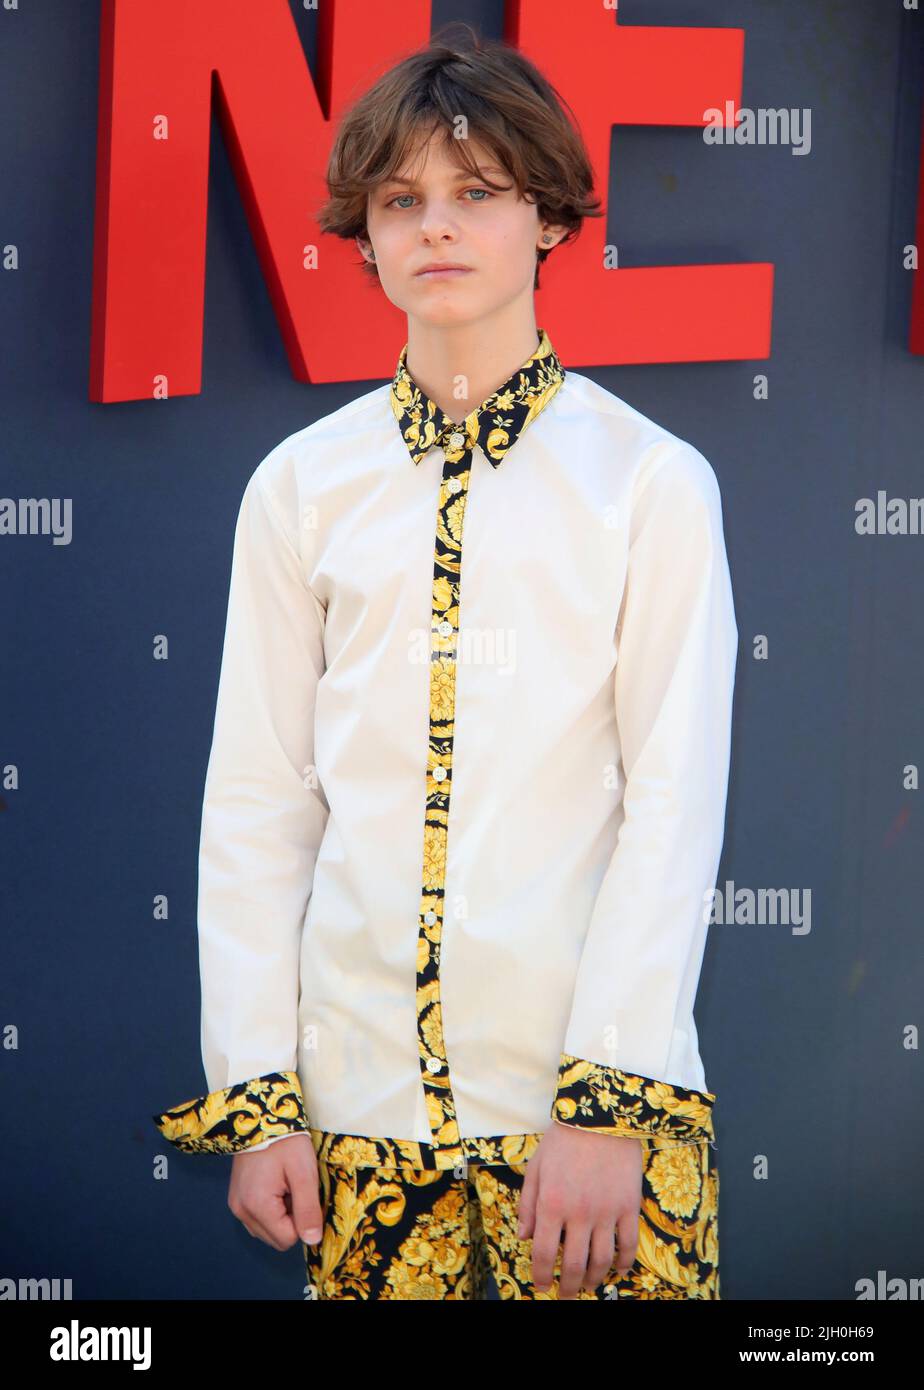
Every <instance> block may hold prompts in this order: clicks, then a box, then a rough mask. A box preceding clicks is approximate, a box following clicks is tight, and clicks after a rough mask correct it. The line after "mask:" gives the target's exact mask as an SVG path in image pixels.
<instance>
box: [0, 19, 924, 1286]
mask: <svg viewBox="0 0 924 1390" xmlns="http://www.w3.org/2000/svg"><path fill="white" fill-rule="evenodd" d="M582 2H583V0H582ZM501 13H502V7H501V5H500V4H499V3H496V0H492V3H483V4H475V3H467V4H466V3H452V4H450V3H438V4H436V5H434V27H435V25H436V24H437V23H441V22H443V21H444V20H447V19H450V18H467V19H471V20H473V21H474V22H475V23H476V24H478V25H479V26H480V27H481V28H482V29H483V30H484V31H485V32H487V33H490V34H495V35H500V33H501ZM563 13H566V11H563ZM293 14H294V15H295V16H296V18H297V23H298V25H299V29H300V32H301V34H302V36H303V38H304V42H305V47H306V52H307V53H308V55H309V57H310V59H311V61H313V53H314V44H313V32H312V30H313V16H312V15H310V14H306V12H304V11H303V10H302V9H301V7H300V6H298V5H296V4H293ZM620 14H621V16H622V19H623V21H624V22H627V23H629V22H639V23H642V22H646V23H652V24H658V23H663V24H703V25H729V26H740V27H743V28H745V29H746V31H747V46H746V57H745V81H744V91H743V104H744V105H746V106H750V107H782V106H786V107H791V108H810V109H811V113H812V150H811V153H810V154H809V155H807V156H801V157H797V156H793V155H792V153H791V152H790V150H789V149H787V148H785V147H757V146H743V147H734V148H728V149H724V148H723V149H721V150H712V149H707V148H706V146H705V145H704V144H703V143H702V141H701V140H700V139H699V138H698V137H697V134H696V132H694V131H690V130H678V129H656V128H645V129H625V128H622V129H619V130H616V131H614V134H613V144H612V150H613V171H612V178H613V183H612V195H613V196H612V197H611V201H610V209H609V228H608V233H609V236H608V239H609V240H610V241H613V242H615V243H616V244H617V245H618V247H619V249H620V263H621V264H622V265H640V264H658V263H672V262H673V263H680V262H698V261H721V260H724V259H728V260H752V261H764V260H766V261H772V262H774V263H775V265H776V268H777V269H776V288H775V303H774V311H775V312H774V333H773V352H772V357H771V359H770V360H769V361H766V362H738V363H736V362H726V363H716V364H695V365H677V366H644V367H633V368H618V369H617V368H612V369H596V368H584V367H583V366H582V364H581V363H580V362H577V361H572V362H570V363H569V362H566V366H568V365H570V366H572V367H573V368H575V369H576V370H586V371H587V373H588V374H589V375H592V376H594V377H595V379H597V380H598V381H600V382H601V383H602V384H603V385H604V386H607V387H608V388H609V389H611V390H613V391H615V392H616V393H617V394H618V395H620V396H622V397H624V398H625V399H626V400H628V401H629V402H630V403H631V404H633V405H634V406H636V407H637V408H638V409H640V410H642V411H643V412H645V413H646V414H648V415H651V416H653V417H654V418H655V419H657V420H659V421H660V422H662V423H663V424H665V425H667V426H668V427H669V428H670V429H671V430H673V431H675V432H676V433H678V434H680V435H682V436H684V437H685V438H688V439H690V440H691V441H692V442H693V443H695V444H696V446H697V447H698V448H700V449H701V450H702V451H703V452H704V453H705V455H706V456H707V458H709V459H710V461H711V462H712V464H713V467H714V468H715V470H716V473H717V475H718V477H719V481H720V484H721V487H722V494H723V503H724V512H725V522H726V535H727V541H728V548H729V559H730V564H731V569H732V577H733V582H734V586H735V599H736V611H737V616H738V625H739V629H740V634H741V650H740V655H739V666H738V671H739V676H738V688H737V697H736V716H735V730H734V746H733V763H732V785H731V791H730V797H729V809H728V830H727V839H726V848H725V854H724V858H723V863H722V866H721V870H720V880H719V881H720V884H724V883H725V882H726V881H727V880H734V883H735V885H736V887H738V888H739V889H740V888H744V889H747V890H752V891H754V892H756V891H758V890H760V889H783V890H786V891H787V893H790V892H791V893H792V894H793V895H794V896H795V897H796V899H797V900H799V904H800V910H801V906H802V905H804V901H805V897H806V895H807V894H808V893H809V890H810V892H811V930H810V931H809V932H807V933H805V934H802V935H796V934H793V932H792V930H791V929H790V928H788V927H785V926H781V925H760V926H758V925H754V926H749V925H716V926H714V927H713V929H712V931H711V933H710V943H709V946H708V949H707V956H706V960H705V964H704V969H703V976H702V983H701V987H700V993H699V999H698V1005H697V1020H698V1023H699V1028H700V1035H701V1047H702V1053H703V1057H704V1061H705V1065H706V1074H707V1078H708V1083H709V1085H710V1087H711V1089H712V1090H713V1091H715V1092H716V1093H717V1095H718V1101H717V1104H716V1111H715V1118H716V1130H717V1136H718V1146H719V1147H718V1156H719V1162H720V1172H721V1198H720V1219H719V1230H720V1244H721V1270H722V1294H723V1297H724V1298H727V1299H745V1298H757V1299H775V1298H782V1299H817V1298H835V1299H851V1298H854V1297H855V1285H856V1281H857V1280H859V1279H862V1278H864V1277H872V1278H875V1275H876V1271H877V1270H879V1269H884V1270H886V1272H887V1275H888V1276H889V1277H903V1278H905V1279H911V1278H913V1277H916V1276H920V1275H922V1274H924V1269H922V1267H921V1257H920V1234H921V1217H922V1205H924V1202H922V1197H921V1185H920V1181H919V1176H920V1168H921V1161H920V1156H921V1149H922V1138H924V1119H922V1092H924V1088H922V1072H921V1065H922V1064H921V1061H920V1053H919V1051H918V1050H917V1049H916V1048H915V1049H908V1048H907V1047H905V1046H904V1045H903V1030H904V1029H905V1028H906V1027H907V1026H908V1025H915V1026H920V1023H921V1021H922V1020H921V980H922V945H921V942H922V933H921V909H920V903H921V900H922V892H924V854H922V845H921V839H922V832H921V829H920V828H919V827H920V824H921V812H920V809H919V807H918V804H917V803H918V798H919V796H920V793H919V792H917V791H911V790H905V789H904V788H903V782H902V769H903V768H904V766H905V765H906V764H909V763H914V764H919V763H920V762H921V760H922V757H924V719H922V713H921V698H920V689H921V676H922V660H924V658H922V651H924V642H922V631H921V628H922V619H921V612H922V585H921V565H922V561H921V555H922V547H924V539H922V538H921V537H919V536H914V535H905V536H901V535H896V536H858V535H857V534H856V533H855V529H854V503H855V501H856V499H857V498H858V497H862V496H875V494H876V492H877V490H878V489H885V490H886V491H887V492H888V494H889V495H890V496H892V495H897V496H899V497H905V498H907V497H910V496H914V495H916V494H921V493H924V486H922V472H924V470H922V467H921V463H922V436H924V359H922V358H920V357H917V358H916V357H913V356H911V355H910V354H909V352H908V350H907V347H906V343H907V330H908V308H909V301H910V291H911V277H910V275H909V273H908V272H907V271H905V270H904V269H903V268H902V261H901V249H902V247H903V246H904V245H905V244H906V243H907V242H910V241H912V240H913V238H914V212H915V199H916V185H917V160H918V153H919V138H920V129H921V107H922V89H924V75H922V67H924V14H914V13H905V12H903V10H902V5H901V0H876V3H872V2H871V0H802V3H794V2H793V0H738V2H737V3H732V0H621V3H620ZM97 72H98V6H97V5H96V4H95V3H92V2H91V0H80V3H75V4H67V5H65V4H63V3H58V4H54V5H49V4H46V5H27V6H24V7H21V9H20V11H19V12H16V13H11V14H6V15H4V16H3V44H2V47H0V74H2V76H0V90H2V91H3V93H4V106H5V108H6V112H7V115H6V119H5V120H4V122H3V130H4V134H3V137H2V140H0V181H2V186H3V187H4V189H5V190H6V198H5V204H6V205H5V209H4V215H3V219H2V234H0V242H2V243H3V244H6V243H8V242H15V243H16V244H17V245H18V246H19V248H20V253H21V256H22V268H21V269H20V270H19V271H18V272H15V273H12V272H6V273H5V274H3V276H2V280H0V293H2V296H3V298H2V301H0V302H2V314H3V326H4V333H3V343H4V369H3V372H2V373H0V416H2V420H3V425H2V486H0V494H2V495H4V496H10V497H19V496H51V497H62V496H63V497H72V498H73V506H74V517H75V530H74V536H73V541H72V543H71V544H70V545H69V546H52V545H51V544H50V542H49V541H48V540H47V539H42V538H40V537H31V538H27V537H6V538H0V572H2V592H3V594H4V595H5V596H6V600H7V602H6V604H5V611H4V624H3V642H4V656H5V661H4V668H3V671H4V680H3V682H2V725H0V727H2V733H3V747H2V756H0V764H2V765H5V764H7V763H15V764H16V765H17V766H18V767H19V769H20V775H21V786H20V788H19V790H16V791H7V792H5V793H3V796H4V800H5V803H6V809H5V812H4V814H3V819H2V829H3V834H2V841H0V843H2V844H3V848H4V855H5V863H4V874H3V878H4V913H3V917H4V922H5V923H6V926H7V930H6V933H5V949H4V959H3V970H2V972H0V1006H2V1007H0V1021H2V1024H3V1026H4V1027H8V1026H9V1025H10V1024H15V1025H16V1026H17V1027H18V1029H19V1034H20V1040H19V1048H18V1050H17V1051H10V1050H5V1051H4V1053H3V1109H4V1113H5V1115H6V1117H7V1121H8V1125H7V1133H6V1142H5V1144H4V1146H3V1147H4V1165H3V1167H4V1192H5V1196H6V1199H7V1201H6V1203H5V1205H6V1206H7V1208H8V1215H7V1217H6V1219H5V1221H4V1224H3V1231H2V1235H0V1256H2V1258H0V1276H11V1275H12V1276H20V1275H36V1276H46V1277H61V1278H65V1277H70V1278H71V1279H73V1281H74V1294H75V1296H76V1297H91V1298H97V1297H108V1296H115V1297H128V1298H139V1297H149V1296H150V1297H157V1298H198V1297H219V1298H241V1297H251V1298H253V1297H257V1298H261V1297H266V1298H299V1297H300V1296H301V1286H302V1283H303V1278H302V1275H303V1267H302V1264H301V1259H300V1255H299V1253H298V1247H296V1248H295V1249H294V1250H293V1251H290V1252H289V1253H288V1254H287V1255H280V1254H277V1253H276V1252H274V1251H272V1250H270V1249H269V1248H268V1247H266V1246H264V1245H262V1244H261V1243H259V1242H257V1241H254V1240H252V1239H251V1238H250V1237H249V1236H248V1235H247V1234H246V1232H245V1231H244V1230H243V1228H241V1227H239V1225H238V1223H237V1222H236V1221H235V1220H234V1219H233V1217H232V1216H231V1215H230V1213H229V1212H228V1210H227V1208H226V1205H225V1200H226V1181H227V1176H228V1171H229V1162H228V1160H226V1159H217V1158H216V1159H209V1158H195V1159H184V1158H182V1157H181V1156H179V1155H177V1156H175V1157H173V1158H172V1160H171V1167H170V1179H169V1181H167V1182H155V1181H154V1180H153V1177H152V1166H153V1159H154V1155H155V1154H156V1153H158V1152H163V1149H164V1147H165V1145H164V1144H163V1141H161V1140H160V1139H159V1136H158V1135H157V1133H156V1131H155V1130H154V1128H153V1126H152V1124H151V1120H150V1115H151V1112H152V1111H153V1110H156V1109H157V1108H159V1107H160V1106H162V1105H164V1104H169V1103H172V1102H174V1101H178V1100H180V1099H184V1098H185V1097H186V1096H187V1095H193V1094H196V1093H197V1092H198V1091H199V1090H200V1089H201V1086H202V1075H201V1069H200V1063H199V1052H198V1046H199V1039H198V1028H199V1020H198V1002H199V995H198V978H197V958H196V943H195V876H196V863H195V853H196V848H197V836H198V821H199V809H200V798H201V791H202V779H203V777H204V771H205V762H206V758H207V754H208V741H209V736H210V730H211V720H212V715H213V710H214V697H215V688H216V682H217V675H218V662H219V658H220V651H221V637H222V630H223V621H224V608H225V601H226V597H227V578H228V567H229V563H230V544H231V536H232V532H233V526H234V520H235V516H236V512H237V507H238V504H239V501H240V495H241V492H242V489H243V486H244V483H245V481H246V479H247V478H248V477H249V475H250V473H251V472H252V471H253V469H254V467H255V466H256V464H257V462H258V461H259V460H260V458H262V457H263V455H264V454H265V453H266V452H267V451H268V449H269V448H270V447H271V446H272V445H273V444H275V443H276V442H278V440H279V439H281V438H283V437H284V436H285V435H286V434H288V433H291V432H292V431H294V430H295V429H298V428H299V427H301V426H302V425H304V424H306V423H308V422H309V421H311V420H313V419H315V418H317V417H319V416H321V415H324V414H326V413H328V412H329V411H331V410H333V409H335V408H336V407H337V406H338V405H340V404H342V403H343V402H344V401H347V400H349V399H351V398H352V397H353V396H355V395H357V394H359V393H360V392H361V391H363V390H366V389H368V387H369V385H371V384H374V383H355V382H354V383H348V384H345V385H341V386H305V385H302V384H298V383H296V382H294V381H293V380H292V379H291V377H290V375H289V371H288V366H287V363H286V359H285V355H284V352H283V348H282V343H281V340H280V336H279V333H278V330H277V326H276V323H275V320H274V318H273V315H272V312H271V309H270V305H269V300H268V296H267V293H266V288H265V285H264V283H263V281H262V278H261V275H260V272H259V269H258V266H257V261H256V257H255V254H254V250H253V247H252V244H251V241H250V237H249V233H248V230H247V226H246V221H245V217H244V213H243V209H242V206H241V203H240V201H239V198H238V194H237V191H236V189H235V186H234V184H233V180H232V178H231V176H230V170H229V165H228V161H227V158H226V154H225V151H224V147H223V145H222V143H221V140H220V137H219V136H218V132H217V126H216V127H215V140H214V144H213V160H212V170H211V190H210V205H209V227H208V243H209V244H208V288H207V300H206V320H207V322H206V334H205V361H204V381H203V390H202V394H201V396H199V397H187V398H182V399H177V400H174V401H173V402H171V403H170V404H169V405H164V404H163V403H144V402H138V403H125V404H118V405H108V406H101V405H96V404H91V403H90V402H89V401H88V387H87V381H88V371H89V357H88V353H89V314H90V268H91V250H92V241H91V238H92V228H93V200H94V179H95V157H96V156H95V140H96V100H97V95H96V84H97ZM548 326H549V328H550V331H551V332H552V334H553V337H554V324H549V325H548ZM400 346H401V344H400V343H396V345H395V351H396V353H397V350H398V348H399V347H400ZM759 372H766V373H767V374H768V375H769V400H767V401H756V400H755V399H754V398H753V379H754V376H755V374H756V373H759ZM155 633H166V634H168V635H169V640H170V659H169V661H167V662H154V661H153V660H152V658H151V642H152V635H153V634H155ZM760 634H764V635H765V636H766V638H767V642H768V657H767V659H766V660H758V659H755V656H754V650H755V648H754V644H755V639H756V638H757V637H758V635H760ZM915 817H917V820H915ZM156 893H166V894H168V895H169V899H170V920H169V922H167V923H162V922H152V919H151V903H152V897H153V895H154V894H156ZM761 1155H764V1156H766V1161H767V1165H768V1169H767V1177H766V1179H761V1178H759V1177H757V1176H755V1172H756V1164H757V1162H758V1158H759V1156H761Z"/></svg>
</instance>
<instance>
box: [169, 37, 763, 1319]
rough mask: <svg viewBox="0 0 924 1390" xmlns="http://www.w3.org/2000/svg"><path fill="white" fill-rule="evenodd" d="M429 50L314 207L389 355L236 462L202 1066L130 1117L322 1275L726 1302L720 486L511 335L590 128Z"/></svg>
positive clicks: (208, 835)
mask: <svg viewBox="0 0 924 1390" xmlns="http://www.w3.org/2000/svg"><path fill="white" fill-rule="evenodd" d="M444 37H445V36H444V35H437V36H436V37H435V38H434V39H433V41H432V42H431V44H430V45H429V46H428V47H427V48H425V49H423V50H421V51H420V52H418V53H415V54H412V55H411V56H410V57H409V58H408V59H406V60H405V61H404V62H403V63H401V64H399V65H398V66H397V67H396V68H394V69H393V70H392V71H390V72H389V73H387V74H386V75H385V76H384V77H383V78H382V79H381V80H380V81H379V82H378V83H376V84H375V86H374V87H373V88H372V90H371V91H370V92H368V93H367V94H366V95H365V96H364V97H363V98H362V99H361V100H360V101H359V102H358V103H357V104H356V106H354V107H353V109H352V110H351V111H350V112H349V113H348V115H347V116H346V118H345V120H344V122H343V123H342V125H341V128H340V130H339V132H338V136H337V141H336V144H335V147H334V150H333V152H332V155H331V160H330V166H329V170H328V186H329V191H330V194H331V197H330V201H329V202H328V203H327V204H326V206H325V208H324V209H323V213H322V218H321V223H322V226H323V227H324V229H325V230H328V231H331V232H333V233H334V234H336V235H339V236H343V237H349V238H355V240H356V244H357V246H358V248H359V250H360V251H361V253H362V255H363V257H364V258H365V261H366V265H367V266H368V268H369V271H370V273H371V274H372V275H376V274H377V276H378V278H379V280H380V282H381V285H382V288H383V290H384V292H385V293H386V294H387V295H388V297H389V299H390V300H391V301H392V302H393V303H395V304H397V305H398V306H399V307H400V308H401V309H402V310H403V311H405V312H406V313H407V344H406V346H405V348H404V350H403V351H402V353H401V355H400V358H399V360H398V364H397V369H396V371H395V375H394V379H393V380H392V381H391V382H389V383H387V384H386V385H385V386H381V387H377V388H376V389H374V390H372V391H370V392H368V393H367V394H365V395H363V396H360V397H359V398H358V399H356V400H354V401H352V402H350V403H349V404H348V405H346V406H344V407H342V408H341V409H339V410H336V411H334V412H333V413H332V414H330V415H328V416H326V417H324V418H323V419H321V420H318V421H316V422H315V423H314V424H312V425H309V426H308V427H307V428H306V429H303V430H301V431H299V432H298V433H296V434H294V435H292V436H290V437H289V438H287V439H285V440H283V441H282V443H281V444H279V445H277V446H276V448H274V449H273V450H272V451H271V452H270V454H269V455H268V456H267V457H266V458H265V459H264V460H263V462H262V463H261V464H260V466H259V467H258V468H257V470H256V472H255V473H254V474H253V476H252V477H251V479H250V481H249V483H248V485H247V488H246V490H245V494H244V498H243V501H242V504H241V511H240V516H239V518H238V524H237V530H236V533H235V542H234V555H233V563H232V577H231V587H230V596H229V608H228V622H227V629H226V633H225V645H224V652H223V657H222V669H221V677H220V685H219V693H218V703H217V709H216V717H215V729H214V734H213V743H212V751H211V756H210V761H209V769H208V774H207V779H206V789H205V800H204V807H203V823H202V842H201V846H200V890H199V891H200V896H199V919H198V920H199V941H200V965H201V976H202V991H203V1012H202V1051H203V1060H204V1064H205V1071H206V1076H207V1081H208V1085H209V1087H210V1091H209V1093H208V1095H206V1096H203V1097H200V1098H198V1099H196V1100H192V1101H189V1102H186V1103H185V1104H183V1105H179V1106H174V1107H173V1108H172V1109H171V1110H168V1111H166V1112H163V1113H161V1114H159V1115H157V1116H156V1117H155V1120H156V1122H157V1124H158V1127H159V1128H160V1129H161V1132H162V1133H163V1134H164V1135H165V1137H166V1138H168V1139H169V1140H170V1141H171V1142H172V1143H173V1144H175V1145H176V1146H177V1147H178V1148H180V1149H183V1150H185V1151H187V1152H207V1153H232V1154H234V1159H233V1163H232V1175H231V1187H230V1193H229V1204H230V1206H231V1209H232V1211H233V1212H234V1213H235V1215H237V1216H238V1217H239V1218H240V1219H241V1221H242V1222H243V1223H244V1225H245V1226H246V1228H247V1230H248V1231H249V1232H250V1233H251V1234H252V1235H256V1236H258V1237H260V1238H261V1239H263V1240H265V1241H266V1242H268V1243H269V1244H270V1245H273V1246H274V1247H275V1248H276V1249H280V1250H283V1249H287V1248H289V1247H290V1246H291V1245H292V1244H293V1243H294V1241H295V1240H296V1239H298V1238H299V1237H300V1238H301V1240H302V1241H303V1243H304V1254H305V1260H306V1269H307V1272H308V1277H309V1292H310V1296H312V1297H317V1298H325V1299H327V1298H347V1299H373V1298H374V1299H410V1298H414V1299H417V1298H434V1299H448V1300H451V1299H475V1298H480V1297H483V1296H484V1291H485V1288H486V1286H487V1279H488V1275H489V1274H490V1275H491V1276H492V1277H493V1280H494V1283H495V1285H496V1288H497V1291H498V1293H499V1296H500V1297H501V1298H514V1299H520V1298H522V1299H535V1298H562V1299H571V1298H581V1299H585V1300H586V1299H603V1298H614V1297H618V1298H623V1297H625V1298H714V1299H717V1298H719V1275H718V1234H717V1200H718V1182H719V1179H718V1170H717V1167H716V1162H715V1157H714V1152H713V1149H714V1135H713V1129H712V1105H713V1102H714V1100H715V1096H714V1094H713V1093H712V1092H709V1091H707V1090H706V1089H705V1077H704V1074H703V1067H702V1062H701V1060H700V1057H699V1052H698V1044H697V1034H696V1027H695V1024H694V1020H693V1015H692V1004H693V999H694V996H695V993H696V986H697V981H698V976H699V969H700V963H701V960H702V954H703V949H704V945H705V935H706V925H705V923H706V915H705V913H704V907H703V904H704V900H705V899H706V897H707V895H708V894H709V892H710V890H711V888H712V887H713V885H714V883H715V876H716V873H717V869H718V863H719V855H720V852H721V846H722V835H723V825H724V815H725V801H726V791H727V779H728V768H729V753H730V726H731V709H732V694H733V684H734V672H735V663H736V654H737V635H738V634H737V626H736V622H735V615H734V609H733V602H732V591H731V584H730V578H729V572H728V564H727V559H726V554H725V546H724V539H723V531H722V512H721V500H720V495H719V489H718V485H717V482H716V479H715V475H714V473H713V471H712V469H711V466H710V465H709V464H708V463H707V461H706V460H705V458H704V457H703V456H702V455H701V454H700V453H699V452H698V451H697V450H696V449H695V448H694V447H693V446H692V445H690V444H688V443H686V442H684V441H683V440H681V439H679V438H678V437H676V436H675V435H673V434H671V433H669V432H668V431H667V430H666V429H664V428H662V427H661V426H659V425H657V424H655V423H654V422H653V421H651V420H649V419H647V418H646V417H644V416H643V415H641V414H640V413H639V412H637V411H635V410H634V409H633V408H632V407H630V406H629V405H627V404H626V403H625V402H623V401H621V400H620V399H619V398H618V397H616V396H614V395H612V394H611V393H610V392H608V391H606V390H604V389H603V388H602V387H600V386H598V385H596V384H595V383H594V382H592V381H591V380H590V379H589V378H587V377H584V376H581V375H579V374H578V373H575V372H571V371H568V372H566V371H565V369H564V367H563V366H562V364H561V362H560V361H559V359H558V357H557V355H556V353H555V351H554V348H553V346H552V343H551V340H550V338H549V336H548V334H547V333H546V332H545V330H544V329H542V328H540V327H537V324H536V320H535V313H534V290H535V288H536V287H537V286H538V266H539V264H540V263H541V262H542V261H543V260H544V259H545V258H546V257H547V256H548V254H549V252H550V251H551V249H552V248H553V247H554V246H557V245H560V244H561V243H563V242H565V241H568V240H569V239H571V238H573V236H574V235H576V234H577V232H578V230H579V228H580V225H581V222H582V220H583V218H584V217H585V216H587V215H592V216H596V215H599V213H598V212H597V211H596V209H597V207H598V206H599V205H598V203H597V202H596V200H594V199H592V196H591V195H592V186H593V181H592V173H591V169H590V167H589V163H588V160H587V156H586V152H585V151H584V148H583V145H582V143H581V140H580V137H579V136H578V134H577V132H576V130H575V129H574V128H573V125H572V124H571V123H570V122H569V120H568V118H567V117H566V116H565V114H564V111H563V108H562V105H561V102H560V99H559V98H558V97H557V95H556V94H555V93H554V91H553V89H552V88H551V87H550V86H549V84H548V83H547V82H546V80H545V79H544V78H543V77H542V76H541V75H540V74H539V73H538V72H537V71H536V69H535V68H534V67H533V66H532V65H531V64H530V63H529V62H528V61H527V60H526V59H525V58H524V57H523V56H522V55H520V54H519V53H517V52H516V51H515V50H513V49H511V48H508V47H507V46H506V45H503V44H499V43H490V42H481V41H479V40H478V39H477V38H476V37H475V36H474V35H472V38H473V39H474V43H469V42H466V43H464V44H462V45H458V44H457V45H453V44H451V43H448V42H444V41H442V40H443V39H444ZM460 131H462V132H463V138H457V137H458V135H459V133H460ZM463 522H464V525H463ZM463 536H464V545H463ZM463 553H464V566H463ZM463 615H464V616H465V622H464V624H463V623H462V622H461V618H462V616H463ZM283 1141H285V1142H283Z"/></svg>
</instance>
